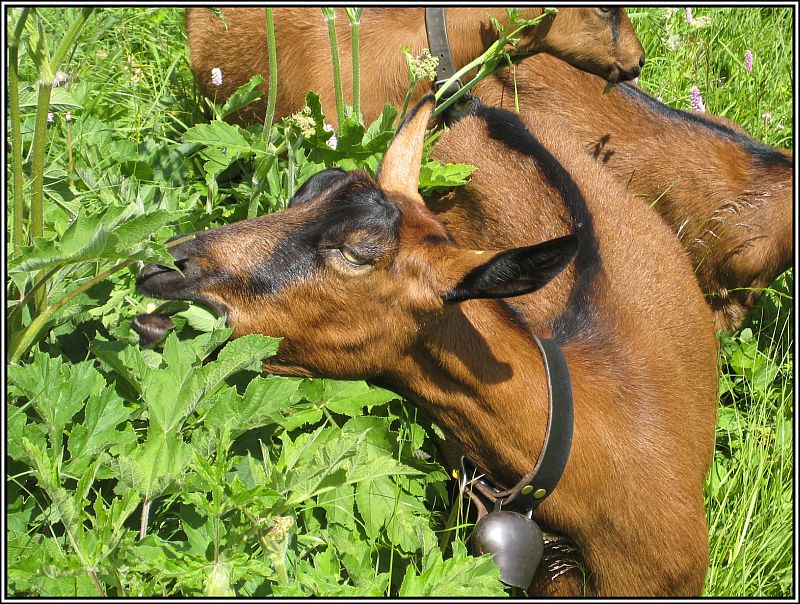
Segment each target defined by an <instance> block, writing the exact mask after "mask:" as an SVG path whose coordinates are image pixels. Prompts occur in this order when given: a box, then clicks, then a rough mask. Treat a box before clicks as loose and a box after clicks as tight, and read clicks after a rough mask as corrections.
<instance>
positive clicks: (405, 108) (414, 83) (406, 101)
mask: <svg viewBox="0 0 800 604" xmlns="http://www.w3.org/2000/svg"><path fill="white" fill-rule="evenodd" d="M417 82H419V80H417V79H414V80H412V81H411V86H409V87H408V92H406V98H405V99H404V100H403V108H402V109H401V110H400V113H399V114H398V115H397V126H398V127H400V124H402V123H403V118H404V117H405V116H406V111H408V104H409V103H410V102H411V96H412V95H413V94H414V89H415V88H416V87H417Z"/></svg>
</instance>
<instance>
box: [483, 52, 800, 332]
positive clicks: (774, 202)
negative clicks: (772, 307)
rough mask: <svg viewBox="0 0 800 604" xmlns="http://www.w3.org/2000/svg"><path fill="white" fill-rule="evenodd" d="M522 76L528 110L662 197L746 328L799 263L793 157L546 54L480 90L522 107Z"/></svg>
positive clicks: (713, 285)
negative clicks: (759, 154) (768, 293)
mask: <svg viewBox="0 0 800 604" xmlns="http://www.w3.org/2000/svg"><path fill="white" fill-rule="evenodd" d="M514 77H516V86H517V91H518V99H519V108H520V112H521V113H522V114H523V115H533V114H537V113H547V114H551V115H558V116H560V117H561V118H562V119H561V131H562V132H563V133H564V134H565V135H569V136H577V138H578V139H579V140H580V142H581V144H582V146H583V149H584V151H585V152H588V153H590V154H591V155H592V156H593V157H594V158H595V159H596V160H597V161H598V162H599V163H601V164H602V165H603V166H604V167H605V168H607V169H608V170H609V171H610V172H611V173H613V174H614V175H616V176H617V177H618V179H619V181H620V182H622V183H626V184H627V185H628V186H627V188H628V190H629V191H631V192H632V193H634V195H635V196H636V197H639V198H640V199H642V200H643V201H644V202H646V203H647V204H653V203H654V202H655V208H656V210H658V212H659V214H661V216H662V217H663V218H664V220H665V221H666V222H667V224H669V226H670V227H671V228H672V230H673V231H674V232H675V233H676V234H677V235H678V238H679V239H680V241H681V243H682V244H683V246H684V248H685V249H686V251H687V253H688V254H689V257H690V258H691V261H692V265H693V267H695V268H696V269H697V270H696V274H697V278H698V279H699V281H700V287H701V289H702V291H703V292H704V293H706V294H707V296H708V297H707V300H708V302H709V303H710V304H711V307H712V308H713V310H714V321H715V325H716V327H717V328H718V329H720V328H721V329H728V330H733V329H736V328H738V327H740V326H741V324H742V322H743V321H744V319H745V317H746V315H747V313H748V311H749V310H750V309H751V308H752V307H753V306H754V305H755V303H756V302H757V301H758V298H759V297H760V295H761V291H762V288H765V287H768V286H769V284H770V283H771V282H772V281H773V280H774V279H775V278H776V277H777V276H778V275H780V274H781V273H782V272H783V271H785V270H786V269H787V268H789V266H790V265H791V261H792V241H793V228H792V199H793V189H792V163H793V162H792V153H791V152H789V151H785V150H780V151H779V153H780V154H782V155H783V157H784V158H785V160H784V161H772V162H770V163H765V162H760V161H758V160H757V159H756V157H755V156H754V154H753V152H752V151H751V150H750V149H749V148H748V146H747V145H745V144H742V142H743V141H746V140H749V141H751V142H752V143H753V144H756V145H757V144H758V143H757V142H756V141H754V140H753V139H752V138H750V137H749V136H748V135H747V133H746V132H745V131H744V130H743V129H741V128H740V127H739V126H738V125H736V124H734V123H733V122H732V121H730V120H727V119H725V118H721V117H717V116H712V115H706V116H705V117H706V118H708V119H709V120H711V123H712V124H713V123H714V122H716V123H719V124H721V125H722V126H724V127H726V128H728V129H730V130H731V131H733V132H735V133H737V134H739V135H740V138H739V139H737V138H735V137H731V136H727V135H725V134H724V133H720V131H718V130H715V129H713V128H708V127H703V126H702V125H698V123H697V122H692V121H688V120H681V119H675V117H669V116H668V115H667V114H665V113H662V112H661V111H659V110H656V109H654V107H653V105H657V104H658V102H657V101H656V100H655V99H652V103H653V105H648V104H645V103H644V102H641V101H640V100H637V98H636V97H635V96H634V95H632V94H630V93H626V92H624V91H622V90H620V89H618V88H617V89H613V90H611V91H609V92H608V93H604V92H603V89H604V87H605V82H604V81H602V80H601V79H599V78H597V77H595V76H592V75H591V74H588V73H584V72H581V71H579V70H577V69H574V68H572V67H570V66H569V65H567V64H566V63H564V62H563V61H559V60H557V59H554V58H552V57H549V56H546V55H539V56H536V57H530V58H528V59H525V60H524V61H522V62H521V63H519V64H518V65H516V66H515V67H514V68H513V70H512V69H504V70H502V71H500V72H498V73H497V74H495V75H494V76H492V77H490V78H487V79H486V80H484V81H483V82H481V83H480V84H478V86H477V87H476V94H477V96H478V97H479V98H480V99H481V101H482V102H484V103H486V104H489V105H494V106H503V107H506V108H508V109H513V108H514ZM624 86H629V87H630V86H633V85H632V84H625V85H624ZM695 117H697V116H696V115H695ZM751 148H752V147H751ZM774 151H775V153H776V154H777V153H778V150H774Z"/></svg>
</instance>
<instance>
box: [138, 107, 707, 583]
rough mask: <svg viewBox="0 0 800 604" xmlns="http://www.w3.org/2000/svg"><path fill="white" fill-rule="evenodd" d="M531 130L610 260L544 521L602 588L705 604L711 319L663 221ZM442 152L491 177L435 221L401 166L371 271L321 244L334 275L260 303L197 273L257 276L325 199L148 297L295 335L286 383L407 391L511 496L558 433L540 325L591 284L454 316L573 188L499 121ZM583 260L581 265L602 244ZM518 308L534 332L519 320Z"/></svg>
mask: <svg viewBox="0 0 800 604" xmlns="http://www.w3.org/2000/svg"><path fill="white" fill-rule="evenodd" d="M429 115H430V107H429V106H428V107H425V108H423V110H419V111H417V113H416V114H414V116H413V118H412V121H411V123H409V124H406V127H405V128H403V129H402V130H401V131H400V134H399V135H398V137H397V138H396V139H395V142H394V143H393V145H392V148H391V149H390V154H391V153H392V152H393V151H395V152H398V153H399V154H401V155H402V154H405V153H407V152H409V151H411V150H413V149H415V148H418V147H419V146H421V144H422V135H421V133H422V132H424V127H422V125H423V124H424V122H425V121H427V117H428V116H429ZM415 120H416V122H415ZM528 124H529V126H530V127H531V130H532V131H533V132H534V133H535V135H536V136H537V137H538V138H539V139H540V140H541V141H542V142H543V143H544V144H545V145H546V147H547V148H548V149H549V150H550V152H551V153H553V154H554V155H556V156H557V157H558V159H559V161H561V162H562V163H563V165H564V166H565V167H566V168H567V169H568V170H569V173H570V174H571V175H572V177H573V178H574V179H575V181H576V183H577V184H578V186H579V187H580V189H581V190H582V191H583V193H584V195H585V196H586V200H587V204H588V205H589V209H590V210H592V212H593V215H594V221H595V228H594V230H595V233H596V238H597V243H598V245H599V251H600V256H601V259H602V270H601V271H600V272H598V273H596V274H595V276H594V277H593V279H592V282H591V288H590V290H589V292H588V293H589V295H590V300H589V301H588V303H589V304H590V306H591V307H592V309H593V316H594V321H593V324H592V325H591V326H589V327H587V328H586V329H585V330H583V331H578V332H577V333H575V334H573V335H572V336H571V337H569V338H565V339H564V341H563V342H562V350H563V353H564V355H565V357H566V359H567V362H568V364H569V367H570V371H571V374H572V383H573V387H574V400H575V436H574V442H573V449H572V453H571V457H570V460H569V463H568V464H567V467H566V471H565V473H564V476H563V478H562V480H561V482H560V483H559V486H558V488H557V489H556V490H555V491H554V492H553V494H552V495H551V496H550V497H548V498H547V499H546V500H545V501H544V502H543V503H542V505H541V506H540V507H539V508H538V509H537V511H536V519H537V521H538V522H540V523H541V525H542V526H543V527H545V528H546V529H547V530H548V531H550V532H553V533H557V534H559V535H563V536H564V537H566V538H568V539H569V540H571V541H572V542H574V543H575V544H576V545H577V547H578V548H579V550H580V555H581V558H582V560H583V563H584V564H585V567H586V571H587V572H588V578H587V582H586V590H587V592H588V593H589V594H591V595H602V596H609V595H638V596H646V595H698V594H699V593H700V592H701V590H702V586H703V580H704V576H705V572H706V567H707V557H708V545H707V528H706V520H705V513H704V510H703V480H704V477H705V474H706V472H707V470H708V465H709V462H710V458H711V453H712V450H713V444H714V419H715V403H716V362H715V357H716V355H715V352H716V348H715V347H716V343H715V339H714V336H713V333H712V332H711V315H710V311H709V309H708V307H707V305H706V304H705V303H704V301H703V298H702V295H701V293H700V291H699V288H698V286H697V283H696V281H695V280H694V279H693V277H692V272H691V268H690V266H689V264H688V261H687V259H686V257H685V255H684V254H683V252H682V250H681V248H680V246H679V245H678V243H677V241H676V240H675V238H674V236H673V235H672V234H671V232H670V231H669V230H668V229H667V227H666V226H665V225H663V223H662V222H661V221H660V220H659V219H658V218H657V216H656V215H655V213H654V211H653V210H651V209H649V208H647V207H645V206H644V205H643V204H635V203H633V202H631V201H630V200H627V199H626V197H627V195H628V194H627V193H626V192H625V191H624V190H623V188H622V187H621V186H620V185H618V184H616V181H614V180H613V179H612V178H611V177H610V176H609V175H608V174H606V173H605V172H604V171H603V170H602V169H601V168H600V167H599V166H598V165H596V164H595V163H594V162H593V161H592V160H591V159H589V158H587V157H586V156H585V155H584V154H583V153H580V152H578V149H577V146H576V145H575V144H572V143H570V142H569V141H565V140H561V137H560V136H559V134H558V131H559V127H558V124H557V122H556V121H555V120H553V119H551V118H548V117H544V116H543V117H540V118H537V119H535V120H533V119H532V120H529V121H528ZM520 128H521V127H520ZM409 137H411V138H409ZM434 154H435V155H436V156H437V157H438V158H439V159H441V160H446V161H461V162H469V163H473V164H475V165H477V166H478V170H477V171H476V172H475V173H474V175H473V178H472V180H471V182H470V183H469V184H468V185H467V186H466V187H465V188H464V189H462V190H459V191H457V192H455V193H453V194H451V195H448V196H445V197H443V198H440V199H439V200H437V201H434V202H432V203H431V206H430V207H431V210H428V209H426V208H425V206H424V205H423V202H422V199H421V198H420V197H419V195H418V193H417V192H416V178H414V182H412V183H407V184H406V185H405V186H401V185H400V184H399V183H398V181H397V180H396V179H395V178H394V176H393V175H392V174H389V173H387V172H386V171H385V170H382V172H381V176H380V181H379V182H380V183H382V184H383V185H384V186H386V187H390V186H391V190H392V191H394V192H389V191H384V193H385V199H386V200H387V203H388V205H389V207H393V208H396V210H398V211H399V213H400V214H399V222H398V231H397V237H396V238H394V237H393V236H391V234H390V235H389V236H387V238H386V240H385V247H383V248H380V250H379V251H378V252H375V253H373V254H372V256H371V258H370V264H369V265H363V266H353V265H348V263H346V262H344V261H343V260H342V257H341V256H340V255H339V253H338V252H337V251H336V250H333V251H332V250H329V249H328V248H326V247H324V246H322V247H320V248H319V249H318V250H317V251H316V252H314V254H315V257H316V258H317V259H318V260H319V263H318V264H316V265H315V268H313V269H311V270H310V272H308V273H307V274H306V275H304V276H298V278H297V280H296V282H293V283H290V284H288V285H286V286H285V287H283V288H282V289H280V290H279V291H277V292H273V293H271V294H257V293H255V294H254V293H247V292H246V290H245V289H242V288H241V287H240V286H237V285H235V284H236V283H237V282H238V281H237V279H232V278H228V279H223V280H221V281H215V278H214V273H213V272H206V273H203V271H199V272H198V270H197V269H196V266H197V265H200V264H207V265H210V268H211V269H214V268H219V269H222V270H224V271H227V272H233V273H236V274H240V273H241V272H242V271H244V272H245V273H248V272H253V271H255V270H258V268H257V267H258V266H263V264H264V261H265V258H266V259H267V260H268V259H269V258H270V257H271V256H273V255H274V254H275V253H276V249H278V247H279V246H280V245H281V242H282V241H283V240H285V239H286V238H287V237H290V236H291V235H290V234H291V233H292V232H296V231H295V230H294V229H295V228H296V226H297V225H298V224H302V223H306V224H313V223H314V221H319V220H321V214H320V212H322V211H324V207H325V206H324V204H325V203H327V201H326V200H327V197H326V196H325V195H321V196H319V198H318V199H317V200H316V201H312V202H309V203H308V204H302V205H298V206H293V207H290V208H289V209H287V210H284V211H283V212H279V213H277V214H272V215H269V216H263V217H259V218H256V219H253V220H250V221H244V222H241V223H236V224H233V225H229V226H226V227H222V228H219V229H213V230H211V231H207V232H204V233H201V234H199V235H198V237H197V238H196V239H195V240H194V241H193V242H192V243H191V244H183V245H182V246H179V247H178V248H173V250H172V252H173V254H181V252H180V248H181V247H184V248H185V246H187V245H188V246H189V247H188V248H185V249H187V250H189V251H190V252H191V254H189V253H185V252H184V253H183V255H186V256H188V260H189V264H187V265H185V275H186V276H185V277H182V276H181V275H180V274H178V273H176V272H174V271H166V270H164V269H159V268H158V267H154V266H152V265H151V266H148V267H146V268H145V269H144V270H143V271H142V274H141V275H140V281H139V287H140V289H141V290H142V291H143V292H145V293H148V294H150V295H155V296H158V297H179V298H190V299H199V298H202V297H204V298H205V300H206V301H208V300H209V299H212V301H213V302H215V303H216V304H217V305H218V306H220V307H222V308H225V309H227V311H228V320H229V323H230V324H231V325H232V326H233V327H234V329H235V330H236V331H235V334H236V335H242V334H245V333H251V332H260V333H266V334H269V335H276V336H282V337H283V338H284V339H283V341H282V342H281V346H280V349H279V353H278V355H276V357H273V358H271V359H268V360H267V362H266V363H265V365H264V367H265V369H266V370H268V371H271V372H274V373H278V374H284V375H323V376H333V377H345V378H360V379H369V380H374V381H379V382H381V383H383V384H387V385H390V386H392V387H394V388H396V389H397V390H398V391H399V392H401V393H403V394H404V395H405V396H407V397H408V398H409V399H410V400H412V401H414V402H416V403H417V404H419V405H420V406H422V407H423V408H424V409H426V410H427V412H428V413H430V415H431V416H432V417H433V418H434V419H435V421H436V422H437V423H438V424H439V425H441V426H442V427H443V428H445V429H446V430H447V431H448V432H449V433H450V434H451V435H453V436H454V437H455V438H456V440H457V442H458V445H459V446H460V447H461V448H462V449H463V450H464V451H466V452H467V453H468V454H469V456H470V457H471V459H473V460H474V461H475V463H476V464H478V465H479V466H480V467H481V468H484V469H485V470H487V471H488V473H489V475H490V476H491V478H492V479H493V480H494V481H495V482H496V483H497V484H498V485H499V486H501V487H509V486H512V485H513V484H514V483H515V482H516V481H517V480H519V479H520V477H521V476H523V475H525V474H526V473H528V472H529V471H530V469H531V467H532V465H533V464H534V463H535V460H536V457H537V455H538V452H539V450H540V449H541V445H542V440H543V438H544V431H545V426H546V424H547V413H548V412H547V394H546V392H547V380H546V376H545V371H544V368H543V362H542V358H541V356H540V355H539V352H538V350H537V348H536V345H535V344H534V342H533V340H532V339H531V337H530V332H531V331H532V332H533V333H536V334H538V335H539V336H542V337H552V336H553V335H554V334H553V325H554V321H557V319H558V317H559V316H561V315H562V314H563V312H564V310H565V309H566V307H567V306H569V305H570V304H572V302H570V291H571V290H572V289H573V288H574V287H575V283H576V281H577V280H578V278H579V276H580V275H579V274H578V272H577V271H576V269H575V266H571V267H570V269H569V270H567V271H564V272H561V274H559V275H558V276H556V277H555V278H553V279H552V281H551V282H550V283H549V284H547V285H545V286H544V287H543V288H542V289H540V290H539V291H538V292H536V293H533V294H530V295H522V296H519V297H517V298H510V299H508V300H506V301H498V300H493V299H480V298H479V299H468V300H467V301H465V302H462V303H460V304H444V303H443V296H444V295H445V294H446V292H450V291H453V288H457V287H459V286H460V284H463V283H464V282H465V281H464V280H465V275H470V274H472V272H473V271H475V270H480V269H481V268H483V267H485V266H488V265H491V264H492V263H493V262H495V261H496V259H497V258H500V257H501V253H500V252H495V251H490V250H491V249H492V248H496V247H498V246H515V247H516V248H518V249H526V250H527V249H533V248H527V247H522V248H520V247H519V246H530V245H531V244H536V243H538V242H540V241H542V240H544V239H548V238H552V237H559V236H563V235H567V234H569V233H570V232H571V231H573V230H574V229H575V228H577V227H572V226H570V223H569V219H568V217H567V216H565V213H564V210H563V208H561V207H559V203H557V202H556V203H555V204H554V203H553V202H552V201H551V199H552V198H553V197H554V196H557V195H558V192H557V191H555V190H553V188H552V187H551V186H549V185H547V184H546V181H547V178H546V175H544V174H543V173H542V172H541V168H540V166H539V164H538V162H537V160H536V159H535V158H531V157H529V156H526V155H522V154H520V153H518V152H516V151H514V150H512V149H511V148H510V147H509V146H507V145H506V144H504V143H503V142H501V141H498V140H495V139H493V138H491V137H490V136H488V135H487V126H486V124H485V123H484V122H483V121H481V119H480V118H477V117H472V118H467V119H465V120H463V121H462V122H460V123H459V124H457V125H456V126H455V127H454V128H453V129H452V130H451V131H450V132H449V133H447V134H445V135H443V136H442V138H441V140H440V142H439V143H438V144H437V146H436V147H435V151H434ZM391 165H392V163H391V162H390V163H389V164H388V165H387V166H385V168H386V169H388V166H391ZM417 167H418V166H417ZM405 173H406V174H407V172H405ZM345 178H347V179H349V180H346V181H345V180H342V182H345V183H346V184H347V186H350V184H352V183H359V185H358V186H364V187H369V186H371V185H370V184H369V183H370V180H369V179H368V178H367V177H365V176H360V175H358V174H357V173H353V174H351V175H349V176H347V177H344V176H343V177H342V179H345ZM520 183H526V186H524V187H520ZM342 186H344V185H342ZM331 195H333V193H331ZM376 203H378V202H376ZM468 209H472V210H473V211H471V212H470V211H464V210H468ZM473 216H480V217H483V218H478V219H476V218H474V217H473ZM642 224H646V225H647V228H646V229H642V228H640V227H641V225H642ZM448 232H449V233H448ZM448 234H449V235H452V236H453V237H454V238H455V239H456V241H457V244H454V243H451V242H449V241H448ZM353 236H354V237H357V236H358V233H356V234H355V235H353ZM323 238H324V237H323ZM568 239H569V238H568ZM556 241H565V240H563V239H561V240H556ZM584 244H585V241H582V243H581V245H584ZM353 245H356V246H357V245H358V244H357V242H354V243H353ZM470 248H473V249H470ZM484 248H490V250H487V251H486V252H483V251H482V250H483V249H484ZM536 249H538V247H537V248H536ZM565 249H566V248H565ZM573 249H574V248H573ZM578 253H579V257H578V259H576V260H575V265H578V262H579V258H580V254H581V253H584V252H582V251H579V252H578ZM569 257H571V256H568V257H567V259H568V258H569ZM192 265H194V267H193V266H192ZM198 274H199V275H200V276H199V277H197V275H198ZM204 275H205V276H204ZM507 278H509V279H513V277H507ZM243 279H244V280H245V281H246V280H247V275H246V274H245V275H244V276H243ZM192 280H194V281H192ZM192 283H193V285H192V287H191V291H190V290H189V289H187V287H188V286H187V284H192ZM200 294H202V295H200ZM515 312H516V313H517V315H518V317H521V318H522V320H523V322H524V324H521V323H519V322H517V321H514V320H513V319H512V317H513V315H514V313H515ZM549 559H552V557H551V558H549ZM551 571H552V568H551V567H550V566H549V564H543V565H542V566H541V567H540V570H539V571H538V573H537V577H536V578H535V580H534V584H533V585H532V586H531V593H532V594H533V595H572V596H574V595H580V594H582V593H583V592H584V585H583V578H582V577H581V576H580V574H579V573H576V572H569V573H565V574H562V575H561V576H559V577H558V578H553V577H552V572H551Z"/></svg>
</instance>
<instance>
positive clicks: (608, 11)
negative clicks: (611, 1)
mask: <svg viewBox="0 0 800 604" xmlns="http://www.w3.org/2000/svg"><path fill="white" fill-rule="evenodd" d="M597 10H598V11H599V12H600V14H601V15H606V16H608V15H610V14H611V11H613V10H614V9H613V8H612V7H608V6H601V7H599V8H598V9H597Z"/></svg>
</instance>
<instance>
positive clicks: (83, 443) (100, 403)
mask: <svg viewBox="0 0 800 604" xmlns="http://www.w3.org/2000/svg"><path fill="white" fill-rule="evenodd" d="M130 414H131V410H130V409H127V408H125V407H124V406H123V404H122V399H121V398H120V397H119V395H117V393H116V392H115V391H114V390H113V389H111V388H107V389H105V390H103V391H102V393H101V394H100V395H96V396H93V397H91V398H90V399H89V401H88V402H87V403H86V408H85V410H84V420H83V421H82V422H81V423H80V424H77V425H75V426H74V427H73V428H72V431H71V433H70V435H69V441H68V445H67V446H68V448H69V452H70V455H71V458H72V460H71V463H70V471H71V472H80V471H81V469H82V468H84V467H86V466H87V465H88V463H89V461H90V460H91V459H92V456H94V455H96V454H97V453H98V452H99V451H103V450H105V449H107V448H108V447H110V446H111V445H114V444H116V443H117V442H118V439H119V436H120V434H121V433H120V432H119V431H118V430H117V426H118V425H119V424H120V423H122V422H123V421H125V420H126V419H127V418H128V416H129V415H130Z"/></svg>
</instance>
